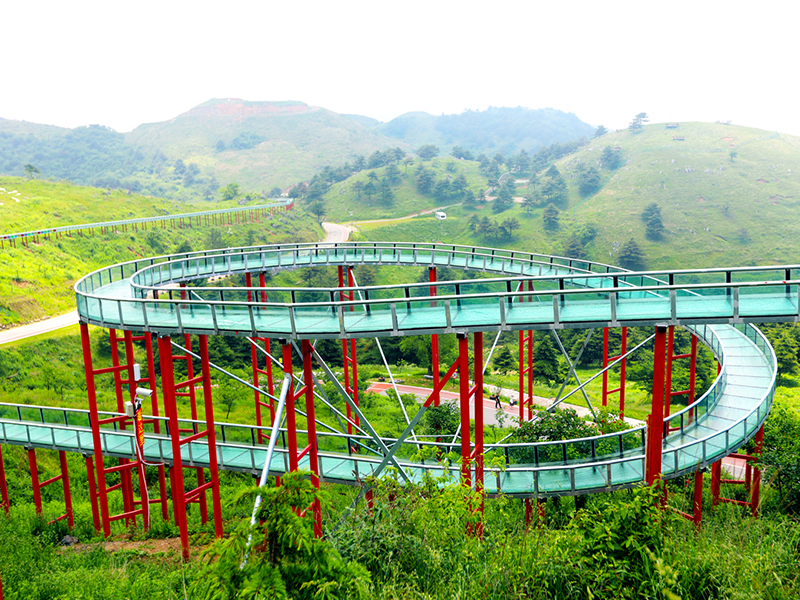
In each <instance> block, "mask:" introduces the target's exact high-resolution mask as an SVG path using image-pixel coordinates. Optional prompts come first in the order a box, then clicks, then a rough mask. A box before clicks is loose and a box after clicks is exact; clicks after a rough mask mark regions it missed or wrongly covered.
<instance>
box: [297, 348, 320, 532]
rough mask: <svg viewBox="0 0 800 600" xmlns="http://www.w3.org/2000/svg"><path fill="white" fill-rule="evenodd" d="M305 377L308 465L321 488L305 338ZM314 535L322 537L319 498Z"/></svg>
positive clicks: (312, 381)
mask: <svg viewBox="0 0 800 600" xmlns="http://www.w3.org/2000/svg"><path fill="white" fill-rule="evenodd" d="M302 349H303V379H304V380H305V396H306V431H308V466H309V470H310V471H311V483H312V484H313V485H314V487H315V488H317V489H319V455H318V452H317V423H316V421H315V420H314V374H313V372H312V364H311V357H312V348H311V342H310V341H308V340H303V342H302ZM312 510H313V515H314V536H315V537H317V538H321V537H322V507H321V506H320V502H319V498H316V499H315V500H314V503H313V508H312Z"/></svg>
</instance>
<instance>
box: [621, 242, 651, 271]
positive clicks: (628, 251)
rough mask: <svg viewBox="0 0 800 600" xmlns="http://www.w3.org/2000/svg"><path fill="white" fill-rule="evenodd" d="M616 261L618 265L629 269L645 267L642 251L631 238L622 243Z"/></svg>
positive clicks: (639, 269) (636, 269) (637, 269)
mask: <svg viewBox="0 0 800 600" xmlns="http://www.w3.org/2000/svg"><path fill="white" fill-rule="evenodd" d="M617 262H618V263H619V266H620V267H622V268H624V269H630V270H631V271H644V270H645V268H646V266H645V258H644V252H643V251H642V249H641V248H640V247H639V244H637V243H636V240H634V239H633V238H631V239H630V240H628V241H627V242H625V243H624V244H623V245H622V248H621V249H620V251H619V254H618V255H617Z"/></svg>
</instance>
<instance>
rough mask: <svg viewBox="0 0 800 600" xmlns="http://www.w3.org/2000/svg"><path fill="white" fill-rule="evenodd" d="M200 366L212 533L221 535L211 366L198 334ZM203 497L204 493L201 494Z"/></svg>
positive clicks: (204, 341) (204, 340)
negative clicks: (209, 477)
mask: <svg viewBox="0 0 800 600" xmlns="http://www.w3.org/2000/svg"><path fill="white" fill-rule="evenodd" d="M200 362H201V365H200V368H201V372H202V375H203V399H204V401H205V412H206V431H207V432H208V435H207V436H206V437H207V441H208V470H209V473H210V476H211V481H210V483H211V506H212V508H213V510H214V534H215V535H216V536H217V537H218V538H221V537H222V533H223V531H222V501H221V499H220V495H219V466H218V465H217V437H216V432H215V431H214V403H213V401H212V397H211V367H210V366H209V364H208V363H209V361H208V336H206V335H201V336H200ZM203 497H205V494H203Z"/></svg>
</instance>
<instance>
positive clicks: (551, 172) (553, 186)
mask: <svg viewBox="0 0 800 600" xmlns="http://www.w3.org/2000/svg"><path fill="white" fill-rule="evenodd" d="M544 175H545V177H546V179H545V181H544V183H543V184H542V186H541V190H540V194H541V196H542V198H544V201H545V202H550V203H551V204H555V205H556V206H564V205H566V204H567V200H568V196H567V182H566V181H565V180H564V177H563V176H562V175H561V172H560V171H559V170H558V168H557V167H556V166H555V165H553V166H551V167H550V168H549V169H547V172H546V173H545V174H544Z"/></svg>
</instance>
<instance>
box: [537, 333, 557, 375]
mask: <svg viewBox="0 0 800 600" xmlns="http://www.w3.org/2000/svg"><path fill="white" fill-rule="evenodd" d="M532 358H533V366H532V370H533V378H534V379H535V380H536V381H557V380H558V378H559V375H560V374H559V365H558V352H557V351H556V348H555V346H553V340H552V339H550V336H549V335H545V336H544V337H542V339H540V340H539V341H538V342H536V344H534V346H533V357H532Z"/></svg>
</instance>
